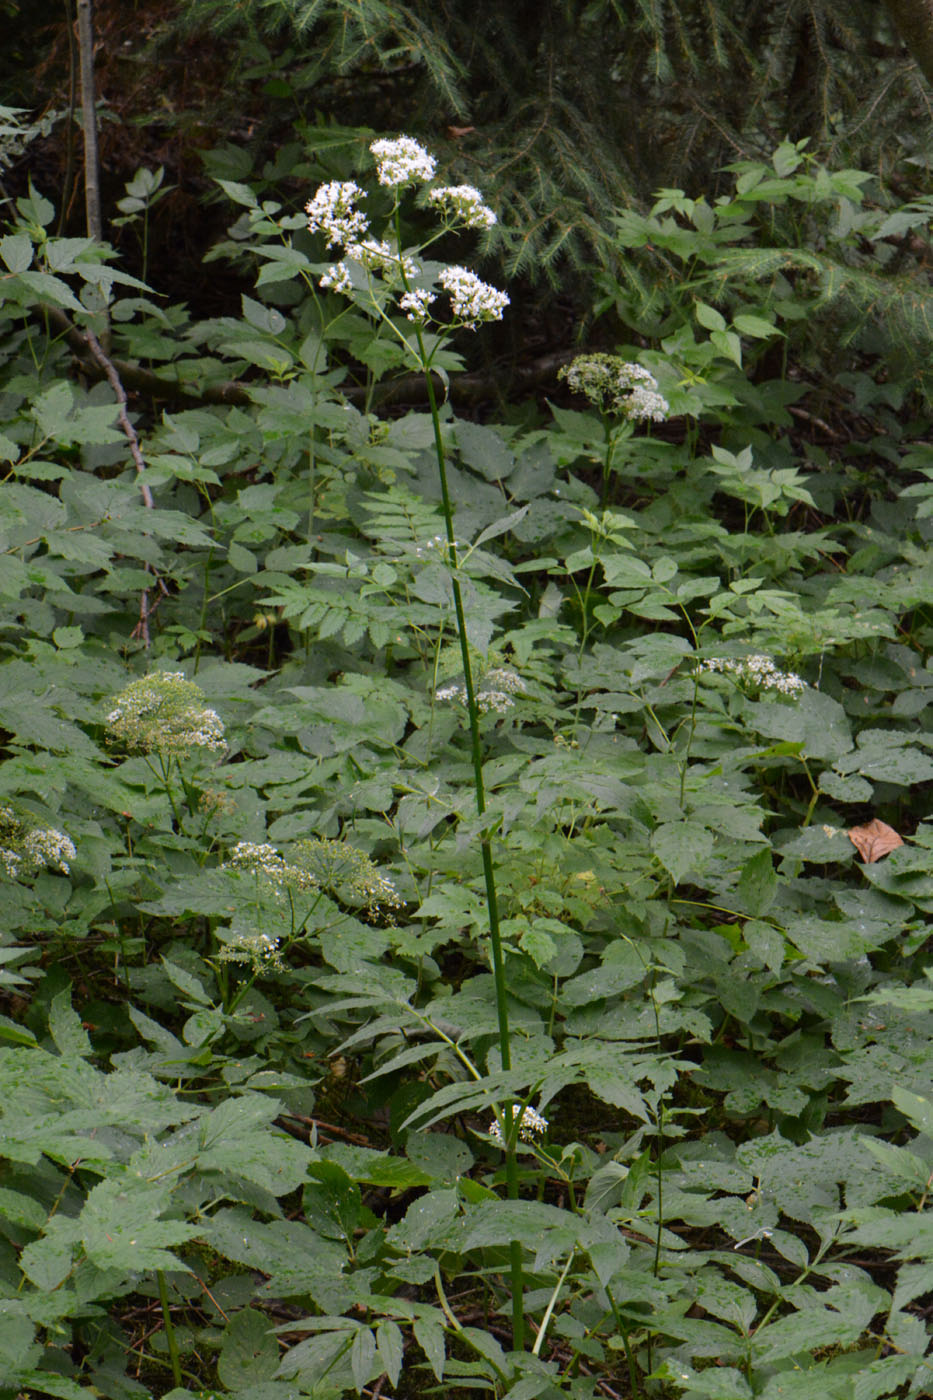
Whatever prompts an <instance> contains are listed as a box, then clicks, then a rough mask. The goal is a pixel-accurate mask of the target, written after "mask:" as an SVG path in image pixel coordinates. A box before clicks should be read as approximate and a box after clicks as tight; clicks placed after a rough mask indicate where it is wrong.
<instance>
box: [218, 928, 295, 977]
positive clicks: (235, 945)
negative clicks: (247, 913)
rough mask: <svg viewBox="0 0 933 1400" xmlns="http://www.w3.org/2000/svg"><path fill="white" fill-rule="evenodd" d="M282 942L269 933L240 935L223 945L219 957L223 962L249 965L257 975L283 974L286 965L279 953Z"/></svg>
mask: <svg viewBox="0 0 933 1400" xmlns="http://www.w3.org/2000/svg"><path fill="white" fill-rule="evenodd" d="M281 941H282V940H281V939H280V938H273V937H272V935H271V934H268V933H255V932H245V933H238V934H236V935H235V936H234V937H233V938H231V939H230V942H229V943H225V944H224V945H223V947H222V948H221V950H220V953H219V954H218V956H219V958H220V961H221V962H237V963H248V964H249V966H250V967H251V969H252V971H253V972H255V973H259V972H282V971H284V969H285V963H284V962H283V960H282V956H281V954H280V953H279V944H280V943H281Z"/></svg>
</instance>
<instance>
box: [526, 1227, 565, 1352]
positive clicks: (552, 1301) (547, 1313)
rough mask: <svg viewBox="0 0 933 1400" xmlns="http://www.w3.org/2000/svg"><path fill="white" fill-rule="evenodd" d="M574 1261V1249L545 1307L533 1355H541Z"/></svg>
mask: <svg viewBox="0 0 933 1400" xmlns="http://www.w3.org/2000/svg"><path fill="white" fill-rule="evenodd" d="M572 1263H573V1250H571V1251H570V1254H569V1256H568V1258H567V1262H566V1264H565V1265H564V1267H563V1269H562V1270H561V1275H560V1278H559V1279H558V1280H557V1283H556V1284H555V1285H554V1291H553V1293H552V1294H551V1296H550V1298H549V1300H548V1305H547V1307H546V1308H545V1309H544V1316H543V1317H542V1319H541V1326H540V1327H539V1328H538V1335H537V1337H535V1344H534V1346H533V1347H532V1348H531V1354H532V1356H540V1355H541V1345H542V1343H543V1341H544V1338H545V1337H546V1336H547V1329H548V1327H549V1325H550V1322H551V1315H552V1313H553V1312H554V1307H555V1305H556V1303H557V1299H558V1298H559V1297H560V1290H561V1289H562V1288H563V1286H564V1279H565V1278H566V1277H567V1275H568V1273H569V1272H570V1265H571V1264H572Z"/></svg>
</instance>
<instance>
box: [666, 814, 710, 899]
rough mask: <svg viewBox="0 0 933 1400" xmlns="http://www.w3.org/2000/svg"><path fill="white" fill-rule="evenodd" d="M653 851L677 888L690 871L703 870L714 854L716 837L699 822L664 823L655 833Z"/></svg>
mask: <svg viewBox="0 0 933 1400" xmlns="http://www.w3.org/2000/svg"><path fill="white" fill-rule="evenodd" d="M651 849H652V850H653V851H654V853H655V855H656V856H657V858H658V860H659V861H660V862H661V864H662V865H663V866H664V869H665V870H666V871H667V873H668V874H669V875H670V877H671V879H672V880H673V881H674V884H675V885H678V884H680V882H681V880H683V879H684V878H685V876H686V875H688V874H689V873H690V872H691V871H695V872H697V873H699V872H701V871H702V869H703V866H704V865H705V863H706V861H707V860H708V859H709V857H710V855H712V851H713V836H712V833H711V832H710V831H709V830H707V828H706V827H705V826H699V825H697V823H696V822H689V821H682V822H665V823H664V824H663V825H661V826H659V827H657V828H656V829H655V830H654V831H653V832H652V835H651Z"/></svg>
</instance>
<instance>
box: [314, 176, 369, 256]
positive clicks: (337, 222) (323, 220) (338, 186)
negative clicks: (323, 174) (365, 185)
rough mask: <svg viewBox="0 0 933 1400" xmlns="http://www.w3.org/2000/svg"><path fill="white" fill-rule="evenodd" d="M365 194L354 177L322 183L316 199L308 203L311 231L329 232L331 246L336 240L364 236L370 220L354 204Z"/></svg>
mask: <svg viewBox="0 0 933 1400" xmlns="http://www.w3.org/2000/svg"><path fill="white" fill-rule="evenodd" d="M365 193H366V192H365V190H361V189H360V187H359V185H358V184H357V183H356V181H355V180H344V181H341V180H332V181H331V182H330V184H327V185H321V186H319V188H318V190H317V192H316V193H315V195H314V198H313V199H309V200H308V203H307V204H306V205H305V213H306V214H307V216H308V230H309V232H311V233H326V234H327V246H328V248H332V247H333V246H334V244H335V243H343V244H347V243H351V242H354V241H356V240H358V239H360V238H362V236H363V234H364V233H365V232H366V230H367V229H368V228H369V220H368V219H367V218H366V215H365V214H363V213H361V212H360V210H359V209H355V208H354V207H353V206H354V203H355V201H356V200H357V199H362V198H363V197H364V196H365Z"/></svg>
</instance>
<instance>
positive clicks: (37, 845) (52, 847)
mask: <svg viewBox="0 0 933 1400" xmlns="http://www.w3.org/2000/svg"><path fill="white" fill-rule="evenodd" d="M75 854H76V852H75V848H74V844H73V843H72V841H71V840H70V839H69V838H68V837H67V836H66V835H65V833H64V832H63V831H56V830H55V829H54V827H34V828H33V830H32V831H29V832H27V833H26V835H25V837H24V838H23V855H24V857H25V858H26V860H27V861H29V863H30V864H31V865H35V866H36V867H38V866H40V865H48V866H54V867H55V869H57V870H60V871H61V872H62V874H63V875H67V874H68V872H69V870H70V869H71V867H70V865H69V864H68V862H69V861H70V860H74V858H75Z"/></svg>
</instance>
